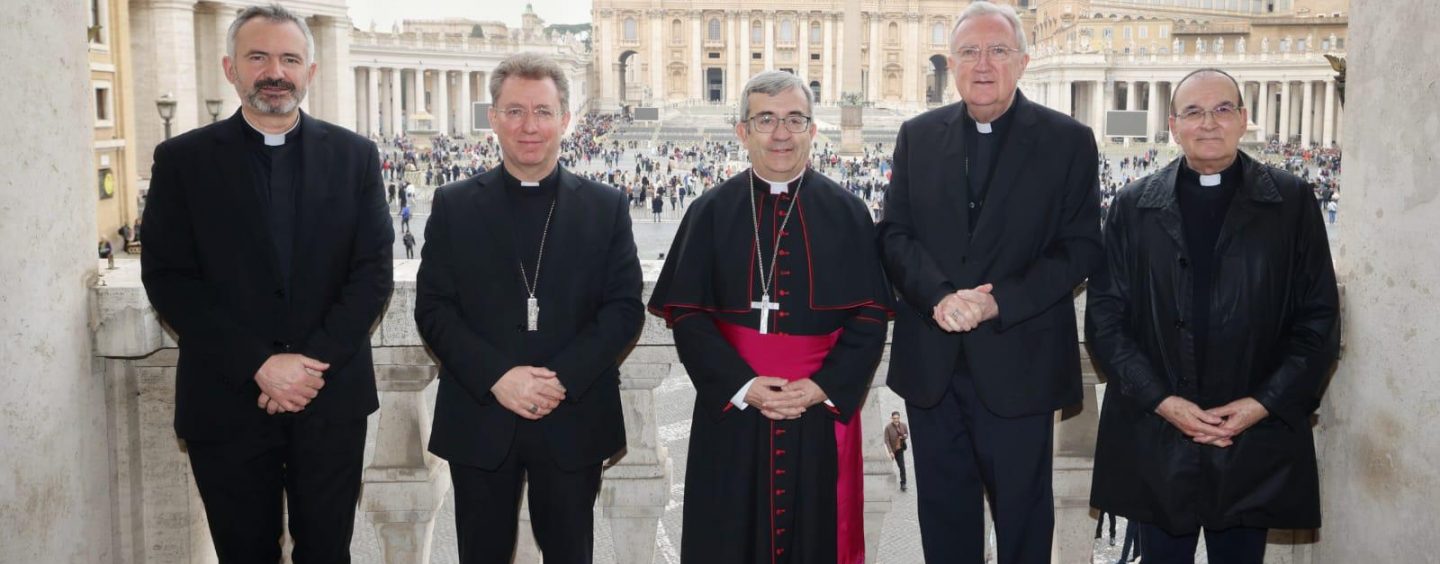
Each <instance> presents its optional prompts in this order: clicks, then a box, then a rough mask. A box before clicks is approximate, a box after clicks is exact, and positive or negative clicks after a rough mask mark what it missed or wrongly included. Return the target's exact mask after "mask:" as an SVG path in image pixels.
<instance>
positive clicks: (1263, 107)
mask: <svg viewBox="0 0 1440 564" xmlns="http://www.w3.org/2000/svg"><path fill="white" fill-rule="evenodd" d="M1255 98H1257V99H1258V100H1260V102H1259V107H1258V108H1256V109H1257V110H1259V111H1258V112H1256V114H1257V115H1256V119H1257V120H1259V123H1260V141H1261V142H1265V141H1269V140H1270V124H1271V123H1273V122H1271V121H1270V81H1268V80H1262V81H1260V93H1259V95H1257V96H1255Z"/></svg>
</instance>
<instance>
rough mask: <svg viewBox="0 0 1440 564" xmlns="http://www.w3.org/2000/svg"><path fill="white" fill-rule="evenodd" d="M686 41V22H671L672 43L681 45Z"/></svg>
mask: <svg viewBox="0 0 1440 564" xmlns="http://www.w3.org/2000/svg"><path fill="white" fill-rule="evenodd" d="M684 42H685V24H684V23H683V22H681V21H680V20H671V22H670V43H671V44H673V45H679V44H681V43H684Z"/></svg>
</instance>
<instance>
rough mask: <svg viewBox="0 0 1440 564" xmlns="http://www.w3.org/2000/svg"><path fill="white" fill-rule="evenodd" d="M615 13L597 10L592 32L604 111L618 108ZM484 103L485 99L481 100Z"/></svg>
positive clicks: (600, 106)
mask: <svg viewBox="0 0 1440 564" xmlns="http://www.w3.org/2000/svg"><path fill="white" fill-rule="evenodd" d="M614 14H615V12H614V11H612V10H608V9H602V10H595V29H594V31H593V32H592V34H593V40H592V41H591V44H592V45H598V46H599V48H598V49H597V52H598V53H599V60H597V61H596V62H595V72H596V73H599V75H600V77H599V79H600V100H599V103H598V104H596V106H597V107H599V108H601V109H602V110H611V109H615V107H616V102H615V101H616V99H617V98H616V89H617V88H618V86H616V83H615V78H616V77H615V72H616V64H615V45H616V44H617V43H618V42H619V39H620V37H619V36H618V35H617V34H616V33H615V22H614V19H613V16H614ZM481 101H484V98H483V97H482V98H481Z"/></svg>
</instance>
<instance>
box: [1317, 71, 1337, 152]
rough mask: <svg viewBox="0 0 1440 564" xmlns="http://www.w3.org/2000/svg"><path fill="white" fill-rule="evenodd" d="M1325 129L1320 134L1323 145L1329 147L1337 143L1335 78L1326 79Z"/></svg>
mask: <svg viewBox="0 0 1440 564" xmlns="http://www.w3.org/2000/svg"><path fill="white" fill-rule="evenodd" d="M1321 125H1323V126H1324V131H1323V132H1321V134H1320V144H1321V146H1322V147H1329V146H1330V145H1333V144H1334V143H1335V139H1337V136H1336V135H1335V80H1334V79H1326V80H1325V119H1324V122H1323V123H1322V124H1321Z"/></svg>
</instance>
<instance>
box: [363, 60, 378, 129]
mask: <svg viewBox="0 0 1440 564" xmlns="http://www.w3.org/2000/svg"><path fill="white" fill-rule="evenodd" d="M365 109H366V112H367V113H366V115H367V116H368V117H366V119H365V133H366V134H367V135H380V69H379V68H377V67H365Z"/></svg>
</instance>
